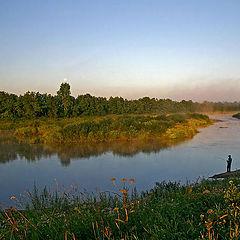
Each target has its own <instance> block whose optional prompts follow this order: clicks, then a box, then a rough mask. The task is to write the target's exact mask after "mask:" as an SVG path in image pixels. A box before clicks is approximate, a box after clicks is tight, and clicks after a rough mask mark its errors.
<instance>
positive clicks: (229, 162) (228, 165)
mask: <svg viewBox="0 0 240 240" xmlns="http://www.w3.org/2000/svg"><path fill="white" fill-rule="evenodd" d="M231 165H232V156H231V155H228V160H227V172H230V171H231Z"/></svg>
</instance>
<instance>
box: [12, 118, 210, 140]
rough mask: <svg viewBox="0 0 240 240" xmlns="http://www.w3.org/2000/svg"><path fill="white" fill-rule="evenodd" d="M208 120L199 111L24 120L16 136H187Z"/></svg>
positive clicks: (44, 137) (131, 138)
mask: <svg viewBox="0 0 240 240" xmlns="http://www.w3.org/2000/svg"><path fill="white" fill-rule="evenodd" d="M210 123H211V121H210V120H209V118H208V117H207V116H204V115H201V114H172V115H169V116H165V115H159V116H156V115H154V116H153V115H151V116H147V115H142V116H139V115H121V116H105V117H98V118H95V119H94V118H91V117H85V118H71V119H60V120H58V121H52V120H51V119H48V120H47V121H43V120H37V121H35V120H34V121H32V122H31V121H29V120H28V121H27V123H26V125H25V126H22V125H20V126H19V127H16V129H15V135H16V136H17V137H18V138H19V139H21V140H25V141H28V142H30V143H39V142H40V143H53V142H56V143H62V142H64V143H66V142H68V143H72V142H78V143H82V142H101V141H115V140H118V141H119V140H149V139H157V138H161V139H163V138H165V139H186V138H190V137H192V136H194V135H195V134H196V132H197V127H199V126H206V125H207V124H210Z"/></svg>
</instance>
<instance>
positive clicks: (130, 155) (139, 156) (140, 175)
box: [0, 115, 240, 206]
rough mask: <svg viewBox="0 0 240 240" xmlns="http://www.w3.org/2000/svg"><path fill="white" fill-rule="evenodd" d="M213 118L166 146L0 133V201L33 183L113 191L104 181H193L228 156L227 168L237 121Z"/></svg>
mask: <svg viewBox="0 0 240 240" xmlns="http://www.w3.org/2000/svg"><path fill="white" fill-rule="evenodd" d="M213 118H215V119H220V120H222V122H216V123H215V124H214V125H211V126H209V127H207V128H202V129H200V133H199V134H197V135H196V136H195V137H194V138H193V139H191V140H188V141H186V142H183V143H180V144H175V145H174V146H169V144H163V143H159V142H150V143H137V142H133V143H126V142H125V143H123V142H120V143H111V144H98V145H81V146H79V145H78V146H76V145H75V146H66V145H64V146H45V145H44V146H42V145H40V146H39V145H28V144H19V143H17V142H16V141H14V140H10V139H9V138H10V137H9V135H8V134H6V133H5V134H2V135H1V137H0V202H1V203H3V204H4V205H5V206H6V205H9V204H10V200H9V198H10V197H11V196H13V195H14V196H18V195H19V194H20V193H23V191H24V190H31V189H32V188H33V185H34V183H36V185H37V186H39V187H43V186H45V185H46V186H53V185H54V178H56V179H57V181H58V182H59V183H61V184H64V185H66V186H67V185H70V184H71V183H74V182H76V183H77V184H78V185H79V187H80V189H86V190H87V191H88V192H95V191H96V187H98V188H100V189H101V190H109V191H111V190H113V186H112V183H110V182H109V181H108V180H109V179H110V178H112V177H115V178H116V179H117V180H120V179H121V178H123V177H125V178H127V179H129V178H134V179H135V180H136V187H137V189H138V190H146V189H150V188H151V187H153V186H154V183H155V182H160V181H180V182H181V183H185V182H186V181H196V180H197V179H198V178H199V177H208V176H210V175H213V174H215V173H220V172H223V171H225V169H226V159H227V155H228V154H232V156H233V164H232V169H233V170H234V169H236V168H240V121H239V120H237V119H234V118H232V117H230V116H226V115H225V116H215V117H214V116H213Z"/></svg>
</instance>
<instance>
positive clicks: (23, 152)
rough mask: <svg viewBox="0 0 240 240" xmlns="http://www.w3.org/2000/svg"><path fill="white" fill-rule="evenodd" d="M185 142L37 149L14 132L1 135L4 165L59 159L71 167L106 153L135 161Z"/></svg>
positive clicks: (145, 142)
mask: <svg viewBox="0 0 240 240" xmlns="http://www.w3.org/2000/svg"><path fill="white" fill-rule="evenodd" d="M180 143H183V141H178V142H177V141H175V142H173V141H168V142H167V141H165V142H164V141H129V142H126V141H118V142H109V143H89V144H81V145H79V144H72V145H66V144H64V145H63V144H61V145H59V144H58V145H56V144H55V145H54V144H52V145H37V144H35V145H33V144H31V145H30V144H27V143H23V142H19V141H18V140H17V139H16V138H14V137H13V135H12V134H11V132H7V131H6V132H1V133H0V163H7V162H10V161H14V160H17V159H26V160H27V161H28V162H34V161H39V160H40V159H41V158H48V157H51V156H53V155H55V154H56V155H57V157H58V159H59V160H60V162H61V164H62V165H63V166H68V165H70V163H71V160H79V159H86V158H90V157H97V156H100V155H102V154H104V153H106V152H111V153H113V154H114V155H117V156H122V157H126V156H127V157H133V156H134V155H136V154H138V153H140V152H142V153H158V152H159V151H161V150H163V149H166V148H169V147H170V146H176V145H179V144H180Z"/></svg>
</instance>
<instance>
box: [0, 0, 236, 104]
mask: <svg viewBox="0 0 240 240" xmlns="http://www.w3.org/2000/svg"><path fill="white" fill-rule="evenodd" d="M64 79H65V80H66V79H67V82H69V83H70V85H71V92H72V95H73V96H77V95H80V94H85V93H90V94H92V95H95V96H105V97H110V96H122V97H124V98H128V99H137V98H140V97H143V96H149V97H156V98H171V99H173V100H182V99H186V100H189V99H191V100H193V101H204V100H208V101H240V1H239V0H84V1H83V0H68V1H66V0H65V1H63V0H22V1H20V0H7V1H6V0H0V91H6V92H9V93H15V94H24V93H25V92H27V91H35V92H37V91H39V92H41V93H51V94H56V91H57V90H58V89H59V86H60V84H61V83H62V82H63V81H64Z"/></svg>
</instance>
